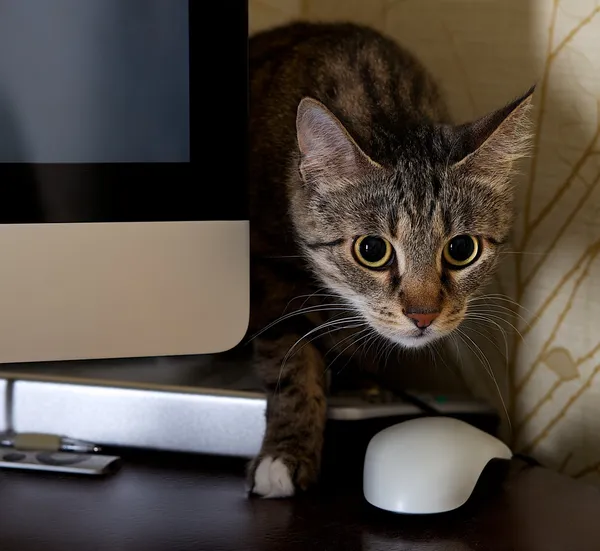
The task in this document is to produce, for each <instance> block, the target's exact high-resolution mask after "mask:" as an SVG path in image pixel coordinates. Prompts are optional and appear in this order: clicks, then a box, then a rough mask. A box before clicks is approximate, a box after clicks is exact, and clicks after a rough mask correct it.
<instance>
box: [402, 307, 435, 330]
mask: <svg viewBox="0 0 600 551" xmlns="http://www.w3.org/2000/svg"><path fill="white" fill-rule="evenodd" d="M404 315H405V316H406V317H407V318H409V319H410V320H412V322H413V323H414V324H415V325H416V326H417V327H418V328H419V329H425V328H426V327H429V326H430V325H431V324H432V323H433V321H434V320H435V319H436V318H437V317H438V316H439V315H440V313H439V312H427V313H423V312H422V311H421V312H413V311H410V310H409V311H408V312H406V311H405V312H404Z"/></svg>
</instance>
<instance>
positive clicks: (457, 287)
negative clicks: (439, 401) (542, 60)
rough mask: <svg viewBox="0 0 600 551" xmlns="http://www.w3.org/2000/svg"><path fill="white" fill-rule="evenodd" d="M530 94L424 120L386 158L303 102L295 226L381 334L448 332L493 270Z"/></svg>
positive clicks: (428, 336)
mask: <svg viewBox="0 0 600 551" xmlns="http://www.w3.org/2000/svg"><path fill="white" fill-rule="evenodd" d="M532 93H533V89H532V90H530V91H529V92H528V93H527V94H526V95H525V96H523V97H521V98H519V99H517V100H516V101H514V102H512V103H510V104H509V105H507V106H505V107H503V108H502V109H499V110H497V111H495V112H493V113H491V114H489V115H487V116H485V117H483V118H481V119H479V120H477V121H474V122H472V123H468V124H463V125H460V126H450V125H418V126H415V127H414V128H412V129H411V130H410V131H407V135H406V136H405V137H404V138H401V139H400V142H399V143H400V144H402V145H401V146H400V147H399V148H398V152H397V160H396V162H394V163H388V164H385V165H381V164H379V163H378V162H377V159H371V158H369V157H368V156H367V155H366V154H365V153H364V152H363V151H362V150H361V148H360V147H359V146H358V144H357V143H356V142H355V140H354V139H353V138H352V136H351V135H350V134H349V133H348V131H347V130H346V129H345V128H344V126H343V125H342V124H341V123H340V121H339V120H338V119H337V118H336V117H335V116H334V115H333V114H332V113H331V112H330V111H329V110H328V109H327V108H326V107H325V106H324V105H322V104H321V103H319V102H317V101H316V100H313V99H310V98H306V99H303V100H302V102H301V103H300V105H299V107H298V113H297V121H296V124H297V138H298V148H299V179H300V182H299V185H297V186H293V187H294V192H293V194H292V197H291V212H292V219H293V221H294V226H295V230H296V233H297V235H298V237H299V241H300V243H301V246H302V248H303V250H304V253H305V255H306V257H307V259H308V261H309V262H310V263H311V264H312V268H313V271H314V273H315V274H316V275H317V276H318V277H319V278H320V280H321V281H322V282H323V283H324V284H325V285H326V286H327V287H329V288H330V289H331V290H333V291H335V292H336V293H337V294H339V295H340V296H342V297H343V298H344V299H345V300H346V301H348V302H349V303H351V304H352V305H353V307H354V308H355V309H356V310H357V311H358V312H359V313H360V314H361V315H362V317H363V318H365V319H366V320H367V322H368V323H369V324H370V325H371V327H372V328H374V329H375V330H376V331H377V332H378V333H379V334H381V335H383V336H385V337H387V338H388V339H390V340H391V341H394V342H396V343H398V344H400V345H403V346H405V347H413V348H414V347H419V346H422V345H425V344H427V343H430V342H432V341H433V340H436V339H437V338H439V337H442V336H444V335H447V334H449V333H450V332H451V331H453V330H454V329H456V328H457V327H458V325H459V324H460V323H461V322H462V321H463V320H464V318H465V314H466V310H467V306H468V301H469V298H470V297H472V296H473V294H474V293H476V292H477V291H478V290H479V289H481V287H482V286H483V285H484V284H485V283H487V282H488V281H489V279H490V276H492V275H493V273H494V271H495V268H496V265H497V262H498V259H499V252H500V250H501V248H502V245H503V244H504V243H505V242H506V240H507V239H508V236H509V233H510V230H511V225H512V219H513V216H512V212H513V209H512V201H513V190H512V186H511V177H512V176H513V171H514V168H515V166H514V165H515V161H516V160H517V159H519V158H520V157H522V156H524V155H525V154H527V152H528V145H529V124H528V123H529V116H528V111H529V107H530V101H531V96H532Z"/></svg>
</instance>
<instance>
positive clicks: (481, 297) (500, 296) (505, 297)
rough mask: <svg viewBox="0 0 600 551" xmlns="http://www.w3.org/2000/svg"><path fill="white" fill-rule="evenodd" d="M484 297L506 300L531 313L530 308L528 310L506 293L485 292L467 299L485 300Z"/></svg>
mask: <svg viewBox="0 0 600 551" xmlns="http://www.w3.org/2000/svg"><path fill="white" fill-rule="evenodd" d="M485 299H491V300H500V301H504V302H508V303H509V304H513V305H514V306H516V307H517V309H519V310H523V311H524V312H525V313H527V314H530V313H531V310H528V309H527V308H525V306H523V305H522V304H519V303H518V302H517V301H516V300H514V299H512V298H511V297H509V296H508V295H504V294H502V293H486V294H481V295H476V296H474V297H471V298H470V299H469V302H471V301H474V300H485Z"/></svg>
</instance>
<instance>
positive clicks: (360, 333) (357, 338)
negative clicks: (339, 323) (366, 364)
mask: <svg viewBox="0 0 600 551" xmlns="http://www.w3.org/2000/svg"><path fill="white" fill-rule="evenodd" d="M372 331H373V330H372V329H371V327H370V326H367V327H365V328H364V329H362V330H360V331H357V332H356V333H354V334H353V335H350V337H355V340H353V341H352V342H351V343H350V344H349V345H347V346H346V347H344V348H343V349H342V350H341V351H340V352H339V353H338V355H337V356H336V357H335V358H333V360H332V361H331V362H330V363H328V364H327V367H326V368H325V372H327V371H328V370H329V369H330V367H331V366H332V365H333V364H334V363H335V362H336V360H337V359H338V358H339V357H340V356H341V355H342V354H343V353H344V352H346V350H348V348H350V347H351V346H355V345H357V344H358V343H359V342H361V341H364V339H365V338H366V337H369V336H370V335H371V332H372ZM365 333H366V334H365ZM334 348H337V346H335V345H334V346H332V347H331V349H330V350H329V351H328V352H327V353H329V352H330V351H331V350H333V349H334ZM357 350H358V348H357ZM354 354H356V350H355V351H354V353H353V354H352V356H350V359H352V358H353V357H354ZM347 363H348V362H346V365H347ZM344 367H345V366H344Z"/></svg>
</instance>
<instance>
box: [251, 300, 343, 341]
mask: <svg viewBox="0 0 600 551" xmlns="http://www.w3.org/2000/svg"><path fill="white" fill-rule="evenodd" d="M341 311H345V312H351V311H352V310H351V308H350V307H349V306H343V305H342V304H337V303H333V304H318V305H315V306H307V307H306V308H300V309H299V310H296V311H295V312H290V313H289V314H284V315H282V316H280V317H279V318H277V319H276V320H275V321H272V322H271V323H269V324H268V325H267V326H266V327H263V328H262V329H261V330H260V331H258V332H257V333H255V334H254V335H252V337H250V339H248V341H247V342H246V344H248V343H250V342H252V341H253V340H254V339H256V338H257V337H259V336H260V335H262V334H263V333H264V332H265V331H268V330H269V329H271V327H273V326H274V325H277V324H278V323H281V322H282V321H285V320H287V319H289V318H293V317H294V316H300V315H303V314H314V313H317V312H341Z"/></svg>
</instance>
